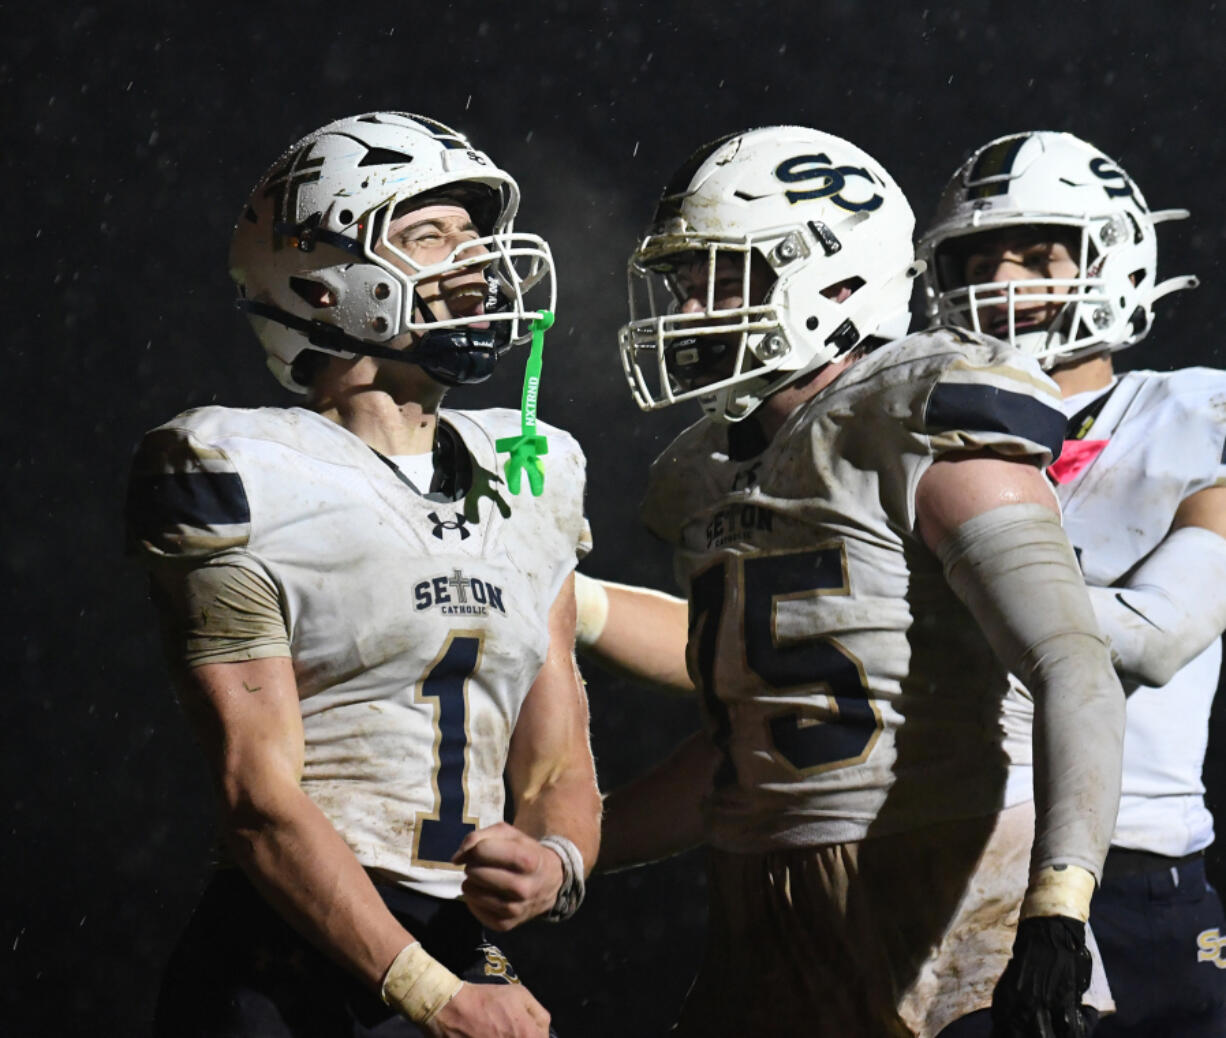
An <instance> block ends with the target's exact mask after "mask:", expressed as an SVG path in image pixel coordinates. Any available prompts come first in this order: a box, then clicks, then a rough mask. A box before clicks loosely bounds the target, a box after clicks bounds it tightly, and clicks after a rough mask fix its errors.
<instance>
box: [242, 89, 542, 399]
mask: <svg viewBox="0 0 1226 1038" xmlns="http://www.w3.org/2000/svg"><path fill="white" fill-rule="evenodd" d="M436 192H441V193H442V197H444V198H446V199H447V200H454V201H456V202H457V204H462V205H464V206H465V208H467V209H468V211H469V215H470V216H471V217H472V220H473V223H474V224H475V225H476V227H477V230H478V233H479V234H480V235H481V237H480V238H479V239H478V240H476V241H468V242H464V243H463V244H461V245H459V246H457V248H456V249H455V250H454V251H453V252H452V254H451V255H450V256H449V257H448V258H447V259H446V260H444V261H443V262H441V263H435V264H432V265H430V266H428V267H421V266H418V265H417V264H415V263H414V262H413V261H412V260H411V259H410V258H409V256H408V255H406V254H405V253H404V252H403V251H402V250H399V249H397V248H396V247H395V246H393V245H392V244H391V243H390V242H389V241H388V238H387V231H388V227H389V225H390V224H391V222H392V215H393V213H394V211H395V210H396V207H397V206H398V205H399V204H400V203H402V202H404V201H406V200H409V199H415V198H417V197H419V196H423V195H425V196H431V195H434V194H435V193H436ZM518 208H519V188H518V186H517V185H516V183H515V181H514V180H513V179H512V178H511V176H510V174H508V173H506V172H505V171H503V170H501V169H499V168H498V167H497V166H496V165H494V163H493V162H492V161H491V160H490V158H489V157H488V156H487V155H485V154H483V153H482V152H480V151H477V150H475V149H474V148H473V147H472V145H471V144H469V142H468V140H467V139H466V138H465V137H463V136H462V135H461V134H459V133H457V132H456V131H454V130H451V129H449V128H448V127H446V126H444V125H442V124H441V123H437V122H435V121H434V120H432V119H427V118H424V117H422V116H420V115H410V114H407V113H403V112H371V113H368V114H366V115H358V116H353V117H351V118H347V119H340V120H337V121H336V122H332V123H329V124H328V125H327V126H324V127H322V128H321V129H319V130H316V131H315V132H314V133H312V134H309V135H308V136H306V137H304V138H303V139H302V140H300V141H299V142H298V143H297V144H295V145H294V146H293V147H291V148H290V149H289V150H288V151H286V152H285V153H284V154H283V155H282V156H281V157H280V158H279V159H278V160H277V161H276V163H274V164H273V166H272V168H271V169H270V170H269V171H268V172H267V173H265V175H264V176H263V177H262V178H261V179H260V182H259V183H258V184H257V185H256V187H255V189H254V190H253V191H252V193H251V197H250V199H249V201H248V203H247V205H246V207H245V208H244V210H243V213H242V215H241V216H240V217H239V220H238V225H237V226H236V228H235V230H234V238H233V241H232V243H231V247H230V275H231V277H233V278H234V280H235V282H236V283H237V284H238V288H239V296H240V298H239V303H238V305H239V306H240V307H241V308H242V309H243V310H245V311H246V312H247V314H248V316H249V317H250V318H251V323H252V325H253V326H254V328H255V332H256V335H258V336H259V339H260V342H261V343H262V344H263V346H264V350H265V352H266V353H267V355H268V366H269V367H270V368H271V369H272V371H273V374H275V375H276V376H277V378H278V379H280V381H281V382H282V384H283V385H285V386H286V387H287V388H289V389H291V390H294V391H296V392H299V393H302V392H306V390H307V388H308V386H307V383H306V377H307V376H306V375H305V372H304V369H303V368H302V367H298V368H297V369H296V367H295V362H296V361H298V360H299V359H300V357H301V355H302V354H303V353H304V351H307V350H318V351H321V352H323V353H329V354H334V355H336V356H338V357H346V358H353V357H356V356H358V355H368V356H375V357H383V358H389V359H393V360H399V361H405V362H408V363H413V364H418V365H420V366H421V367H423V368H424V369H425V370H426V371H427V372H429V373H430V375H431V376H432V377H434V378H435V379H437V380H438V381H440V382H443V383H444V384H447V385H456V384H459V383H463V382H479V381H481V380H483V379H485V378H487V377H489V375H490V374H491V373H492V371H493V368H494V364H495V362H496V361H497V358H498V357H499V356H500V355H501V354H502V353H503V352H504V351H505V350H506V349H508V348H509V347H510V346H511V345H512V344H515V343H521V342H527V341H528V340H529V338H530V337H531V329H530V322H531V321H532V320H534V319H536V318H539V317H540V315H541V310H544V309H548V310H553V309H554V307H555V303H556V285H555V281H554V268H553V259H552V257H551V255H550V251H549V246H548V245H547V244H546V243H545V242H544V241H543V240H542V239H541V238H539V237H537V236H536V235H534V234H524V233H519V232H513V230H512V221H513V219H514V217H515V213H516V211H517V210H518ZM379 246H382V247H383V248H385V249H386V250H388V251H389V252H390V253H391V254H392V255H394V256H396V257H397V258H398V260H399V261H400V262H399V263H393V262H391V261H390V260H389V259H388V258H386V257H385V256H380V255H379V254H377V253H376V251H375V250H376V247H379ZM478 246H480V247H478ZM474 266H476V267H479V268H480V269H482V270H483V272H484V274H485V278H486V283H487V285H488V289H489V291H488V294H487V298H486V301H485V307H484V312H483V313H479V314H476V315H470V316H464V317H454V318H449V319H446V320H435V319H433V318H432V316H431V314H430V312H429V310H428V308H427V307H425V306H424V305H421V304H420V302H419V300H418V298H417V292H416V285H417V284H418V282H420V281H422V280H423V279H427V278H437V277H439V276H440V275H444V276H445V275H447V274H449V273H452V272H455V271H460V270H466V269H471V268H472V267H474ZM533 289H536V290H537V291H536V292H535V293H534V296H533V298H534V300H535V301H536V302H537V303H538V304H539V308H538V309H532V308H530V307H529V305H528V303H527V302H526V301H525V298H524V297H525V295H526V294H527V293H529V291H531V290H533ZM415 310H416V312H415ZM477 324H484V325H485V326H486V327H484V328H476V327H474V325H477ZM406 332H410V333H413V335H414V338H415V341H414V345H413V346H412V348H411V349H408V350H400V349H395V348H393V347H391V346H389V343H390V342H391V341H392V340H393V339H395V338H396V337H397V336H401V335H404V334H405V333H406Z"/></svg>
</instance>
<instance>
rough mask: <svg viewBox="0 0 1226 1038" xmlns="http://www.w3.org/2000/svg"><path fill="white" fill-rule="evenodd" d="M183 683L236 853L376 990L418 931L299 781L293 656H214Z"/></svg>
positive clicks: (290, 913) (297, 922) (272, 897)
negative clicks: (408, 926)
mask: <svg viewBox="0 0 1226 1038" xmlns="http://www.w3.org/2000/svg"><path fill="white" fill-rule="evenodd" d="M179 686H180V690H181V693H180V694H181V698H182V701H183V704H184V707H185V708H186V710H187V713H188V716H189V717H190V718H191V720H192V722H193V726H194V728H195V730H196V732H197V734H198V736H199V738H200V741H201V742H202V744H203V746H204V749H205V753H206V755H207V757H208V759H209V763H210V765H211V769H212V772H213V776H214V778H215V780H216V783H217V787H218V791H219V793H220V810H221V826H222V834H223V837H224V839H225V841H226V843H227V845H228V847H229V848H230V851H231V853H232V854H233V855H234V858H235V860H236V861H237V863H238V864H239V865H240V866H241V867H242V868H243V870H244V871H245V872H246V873H247V875H248V876H249V877H250V878H251V880H252V882H253V883H254V884H255V885H256V887H258V888H259V890H260V892H261V893H262V894H263V895H264V896H265V897H266V898H267V899H268V900H269V902H271V903H272V905H273V906H274V907H275V908H277V910H278V911H280V912H281V914H282V915H284V916H285V917H286V918H287V919H288V920H289V921H290V922H291V923H292V924H293V925H294V926H295V928H296V929H298V930H299V931H300V932H301V933H303V934H304V935H305V936H306V937H307V938H309V939H310V940H311V941H312V942H313V943H314V944H316V945H317V946H319V947H320V948H322V949H324V950H325V951H326V952H328V953H329V954H330V955H331V956H332V957H333V958H335V959H337V960H338V961H339V962H340V963H341V964H342V965H344V966H346V967H348V968H349V969H350V970H351V971H352V972H354V973H356V974H357V975H358V976H359V977H361V978H362V979H363V980H364V981H365V982H366V983H367V984H368V985H369V986H371V987H373V988H375V989H376V990H377V989H378V987H379V984H380V982H381V980H382V978H383V975H384V973H385V971H386V970H387V968H388V965H389V964H390V963H391V961H392V959H393V958H395V956H396V955H397V953H399V952H400V950H401V949H402V948H403V947H404V946H405V945H406V944H408V943H409V942H410V941H411V940H412V937H411V935H410V934H409V933H408V932H407V931H405V929H404V928H403V927H402V926H401V925H400V924H399V923H398V922H397V921H396V919H395V918H394V917H393V916H392V915H391V913H390V912H389V911H388V910H387V908H386V907H385V906H384V904H383V901H382V899H381V898H380V897H379V894H378V892H377V891H376V890H375V888H374V887H373V886H372V885H371V882H370V880H369V879H368V877H367V875H366V872H365V871H364V870H363V868H362V866H361V864H360V863H359V862H358V860H357V859H356V858H355V857H354V856H353V852H352V851H351V850H350V849H349V847H348V846H347V845H346V844H345V842H344V840H342V839H341V837H340V835H339V834H338V833H337V832H336V830H335V829H334V828H333V827H332V825H331V823H330V822H329V821H328V820H327V818H326V817H325V816H324V815H323V813H322V812H321V811H320V810H319V808H318V807H316V806H315V804H314V803H312V801H311V800H310V798H309V797H307V796H306V794H305V793H303V792H302V789H301V788H300V787H299V784H298V783H299V778H300V776H301V772H302V759H303V734H302V718H301V714H300V712H299V707H298V688H297V684H296V682H295V680H294V673H293V668H292V665H291V662H290V660H289V659H288V658H286V657H273V658H270V659H258V660H250V661H246V662H242V663H212V664H206V665H203V666H199V667H194V668H192V669H190V670H187V671H186V672H184V673H182V674H181V675H180V679H179Z"/></svg>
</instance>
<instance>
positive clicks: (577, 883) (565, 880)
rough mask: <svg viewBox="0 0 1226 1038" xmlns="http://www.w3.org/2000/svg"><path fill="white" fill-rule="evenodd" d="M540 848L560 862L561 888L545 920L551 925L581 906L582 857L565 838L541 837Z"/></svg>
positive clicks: (582, 889)
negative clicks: (554, 855) (543, 848)
mask: <svg viewBox="0 0 1226 1038" xmlns="http://www.w3.org/2000/svg"><path fill="white" fill-rule="evenodd" d="M540 844H541V846H542V847H548V848H549V849H550V850H551V851H553V853H554V854H556V855H557V856H558V857H559V858H560V859H561V860H562V886H561V887H559V888H558V896H557V899H556V900H555V901H554V903H553V908H551V909H550V910H549V911H548V912H547V913H546V914H545V918H546V920H548V921H549V922H551V923H560V922H562V921H563V920H564V919H569V918H570V917H571V916H572V915H574V914H575V913H576V912H577V911H579V906H580V905H581V904H583V895H584V893H585V892H586V888H585V887H584V884H583V855H582V854H580V853H579V848H578V847H576V846H575V845H574V844H573V843H571V842H570V840H568V839H567V838H566V837H565V836H542V837H541V840H540Z"/></svg>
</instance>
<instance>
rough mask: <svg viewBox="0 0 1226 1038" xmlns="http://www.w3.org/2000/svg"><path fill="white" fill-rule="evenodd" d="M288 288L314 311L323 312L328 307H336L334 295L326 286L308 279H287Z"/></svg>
mask: <svg viewBox="0 0 1226 1038" xmlns="http://www.w3.org/2000/svg"><path fill="white" fill-rule="evenodd" d="M289 287H290V289H291V290H292V291H293V293H294V294H295V295H296V296H298V298H299V299H301V300H303V301H304V302H305V303H306V304H307V306H310V307H314V308H315V309H316V310H324V309H326V308H328V307H330V306H336V303H337V299H336V293H335V292H333V291H332V289H330V288H329V287H328V286H327V285H324V284H320V282H318V281H312V280H310V279H309V278H298V277H291V278H290V279H289Z"/></svg>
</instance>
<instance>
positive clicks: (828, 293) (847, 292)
mask: <svg viewBox="0 0 1226 1038" xmlns="http://www.w3.org/2000/svg"><path fill="white" fill-rule="evenodd" d="M863 287H864V278H862V277H860V276H859V275H853V276H852V277H849V278H844V279H843V280H842V281H835V282H834V283H833V284H829V285H827V286H826V287H825V288H823V289H822V295H824V296H825V297H826V298H827V299H829V300H831V301H832V302H835V303H841V302H843V301H844V300H847V299H850V298H851V297H852V296H853V295H855V294H856V293H857V292H858V291H859V290H860V289H862V288H863Z"/></svg>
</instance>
